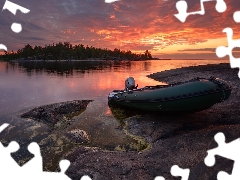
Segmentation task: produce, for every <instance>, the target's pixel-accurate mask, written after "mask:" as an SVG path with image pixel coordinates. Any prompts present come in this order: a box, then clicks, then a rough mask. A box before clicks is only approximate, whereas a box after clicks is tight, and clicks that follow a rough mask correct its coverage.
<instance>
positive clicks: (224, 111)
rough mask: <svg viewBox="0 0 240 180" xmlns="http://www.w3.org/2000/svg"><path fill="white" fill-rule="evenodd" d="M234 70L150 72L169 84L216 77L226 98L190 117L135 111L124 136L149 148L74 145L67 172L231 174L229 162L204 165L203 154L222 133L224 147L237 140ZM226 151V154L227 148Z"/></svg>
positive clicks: (239, 95)
mask: <svg viewBox="0 0 240 180" xmlns="http://www.w3.org/2000/svg"><path fill="white" fill-rule="evenodd" d="M237 73H238V69H231V68H230V65H229V64H218V65H205V66H197V67H188V68H180V69H175V70H169V71H164V72H160V73H154V74H151V75H149V77H151V78H153V79H156V80H159V81H161V82H167V83H173V82H179V81H185V80H189V79H192V78H195V77H205V78H208V77H210V76H215V77H218V78H221V79H223V80H226V81H227V82H228V83H229V84H230V85H231V86H232V94H231V96H230V98H229V99H228V100H227V101H225V102H223V103H221V104H216V105H214V106H213V107H211V108H209V109H207V110H204V111H201V112H197V113H192V114H185V115H184V114H183V115H174V114H173V115H162V114H158V113H144V112H139V113H136V115H131V116H129V117H126V118H125V119H124V120H123V121H124V123H125V124H126V127H125V128H127V129H128V131H129V132H131V133H132V134H135V135H138V136H141V137H144V138H145V139H146V141H148V142H149V143H151V144H152V148H150V149H147V150H144V151H141V152H132V151H128V152H126V151H107V150H102V149H100V148H91V147H84V146H79V147H77V148H75V149H74V150H73V151H71V152H69V153H68V154H66V155H65V157H64V158H66V159H69V160H70V161H71V166H70V167H69V169H68V171H67V175H69V176H70V177H71V178H72V179H78V180H79V179H80V178H81V177H82V176H83V175H85V174H86V175H89V176H90V177H91V178H92V179H93V180H100V179H101V180H111V179H113V180H120V179H126V180H127V179H139V180H145V179H149V180H150V179H154V178H155V177H156V176H163V177H164V178H165V179H167V180H171V179H173V180H174V179H180V177H173V176H172V175H171V174H170V169H171V167H172V166H173V165H178V166H179V167H181V168H189V169H190V177H189V179H190V180H191V179H194V180H198V179H199V180H209V179H211V180H214V179H217V173H218V172H219V171H226V172H227V173H230V174H231V171H232V168H233V161H231V160H227V159H224V158H222V157H220V156H216V163H215V165H214V166H213V167H208V166H206V165H205V164H204V159H205V157H206V155H207V150H209V149H213V148H216V147H217V146H218V144H217V143H216V142H215V141H214V135H215V134H216V133H218V132H223V133H224V134H225V136H226V142H229V141H232V140H234V139H236V138H238V137H239V135H240V111H239V103H240V92H239V87H240V79H239V78H238V75H237ZM230 150H231V149H230Z"/></svg>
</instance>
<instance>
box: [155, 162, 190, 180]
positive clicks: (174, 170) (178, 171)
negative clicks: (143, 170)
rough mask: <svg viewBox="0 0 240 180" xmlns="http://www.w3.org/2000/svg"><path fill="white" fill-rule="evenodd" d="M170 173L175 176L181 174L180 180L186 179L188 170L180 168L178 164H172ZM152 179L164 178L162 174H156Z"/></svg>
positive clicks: (159, 179) (162, 179) (163, 179)
mask: <svg viewBox="0 0 240 180" xmlns="http://www.w3.org/2000/svg"><path fill="white" fill-rule="evenodd" d="M171 174H172V176H175V177H178V176H181V177H182V179H181V180H188V178H189V174H190V170H189V169H182V168H180V167H179V166H178V165H173V166H172V167H171ZM154 180H165V178H164V177H162V176H157V177H156V178H155V179H154Z"/></svg>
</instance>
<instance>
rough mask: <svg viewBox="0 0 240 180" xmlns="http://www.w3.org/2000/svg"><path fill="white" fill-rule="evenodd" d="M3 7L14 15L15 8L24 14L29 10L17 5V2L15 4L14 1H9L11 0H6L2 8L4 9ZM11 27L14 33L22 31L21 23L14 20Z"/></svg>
mask: <svg viewBox="0 0 240 180" xmlns="http://www.w3.org/2000/svg"><path fill="white" fill-rule="evenodd" d="M5 9H7V10H9V11H10V12H11V13H13V14H14V15H16V13H17V10H19V11H21V12H22V13H24V14H26V13H29V12H30V10H29V9H27V8H24V7H22V6H19V5H18V4H15V3H13V2H11V1H8V0H6V2H5V4H4V6H3V9H2V10H5ZM11 29H12V31H13V32H15V33H20V32H21V31H22V25H21V24H19V23H15V22H14V23H13V24H12V26H11Z"/></svg>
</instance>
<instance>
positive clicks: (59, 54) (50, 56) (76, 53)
mask: <svg viewBox="0 0 240 180" xmlns="http://www.w3.org/2000/svg"><path fill="white" fill-rule="evenodd" d="M0 58H1V59H4V60H86V59H103V60H147V59H153V57H152V55H151V53H150V52H149V51H148V50H146V51H145V52H143V53H142V54H136V53H133V52H131V51H130V50H128V51H124V50H120V49H117V48H115V49H114V50H109V49H106V48H104V49H103V48H96V47H92V46H90V47H89V46H86V47H85V46H84V45H83V44H79V45H74V46H73V45H72V44H70V43H69V42H64V43H62V42H59V43H56V44H54V43H53V44H49V45H45V47H41V46H36V45H35V46H34V47H32V46H31V45H30V44H27V45H25V47H24V48H22V49H19V50H17V51H16V52H14V51H12V52H6V51H5V54H4V55H1V57H0Z"/></svg>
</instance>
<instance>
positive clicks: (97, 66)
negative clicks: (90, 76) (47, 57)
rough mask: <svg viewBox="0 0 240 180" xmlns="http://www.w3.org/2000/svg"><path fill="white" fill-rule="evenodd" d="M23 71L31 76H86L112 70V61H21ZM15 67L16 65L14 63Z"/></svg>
mask: <svg viewBox="0 0 240 180" xmlns="http://www.w3.org/2000/svg"><path fill="white" fill-rule="evenodd" d="M18 65H19V67H20V68H21V70H23V71H24V72H27V73H28V74H29V75H31V74H32V73H33V72H38V73H41V72H47V73H50V74H51V73H52V74H59V75H63V74H66V75H70V76H72V75H73V73H74V74H84V73H86V72H89V70H90V71H91V70H106V69H110V68H111V62H110V61H20V62H19V63H18ZM12 67H14V63H12Z"/></svg>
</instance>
